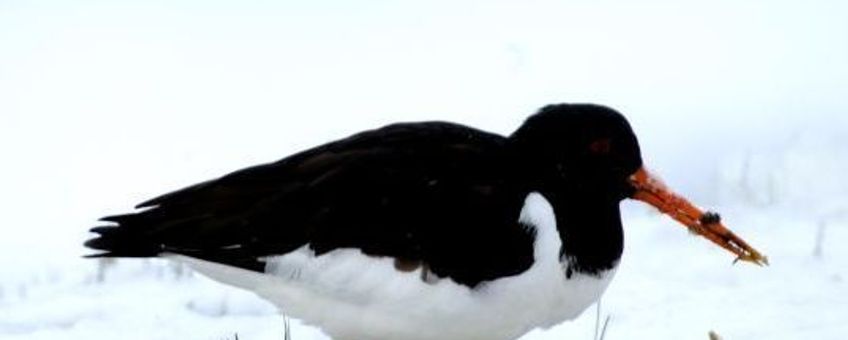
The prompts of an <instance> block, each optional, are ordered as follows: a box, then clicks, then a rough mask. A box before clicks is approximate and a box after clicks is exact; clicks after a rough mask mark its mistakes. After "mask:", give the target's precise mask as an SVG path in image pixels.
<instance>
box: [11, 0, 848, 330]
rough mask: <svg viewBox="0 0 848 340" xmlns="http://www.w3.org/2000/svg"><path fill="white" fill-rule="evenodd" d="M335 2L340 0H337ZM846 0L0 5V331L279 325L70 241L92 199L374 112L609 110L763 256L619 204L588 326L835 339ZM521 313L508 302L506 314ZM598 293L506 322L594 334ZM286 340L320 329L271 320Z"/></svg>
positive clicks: (274, 152)
mask: <svg viewBox="0 0 848 340" xmlns="http://www.w3.org/2000/svg"><path fill="white" fill-rule="evenodd" d="M354 4H355V5H354ZM846 12H848V2H845V1H826V0H812V1H806V2H804V3H803V4H801V3H800V2H796V1H775V0H770V1H765V0H763V1H746V2H744V4H743V3H739V2H738V1H721V0H719V1H709V2H703V3H700V4H699V3H688V2H687V3H685V4H684V3H682V2H679V1H664V0H648V1H640V2H638V5H637V4H636V3H635V2H626V1H621V2H617V1H602V2H598V1H559V0H537V1H507V0H492V1H486V2H478V1H447V0H445V1H439V0H433V1H426V2H418V3H415V4H413V3H411V2H389V1H380V0H363V1H356V2H349V1H312V2H301V1H291V2H286V1H280V2H242V3H241V4H236V3H235V2H229V3H227V2H210V1H200V0H179V1H145V2H134V3H130V2H109V1H96V0H81V1H74V2H66V1H58V0H55V1H54V0H43V1H17V0H8V1H2V2H0V155H2V162H0V163H2V164H1V165H0V207H2V208H0V235H2V236H0V339H4V340H5V339H27V340H29V339H51V340H52V339H85V340H100V339H145V340H149V339H197V340H206V339H214V340H219V339H235V337H236V334H238V339H241V340H269V339H282V338H283V335H282V334H283V320H282V318H281V317H280V316H279V315H278V314H277V313H276V312H275V311H274V309H273V308H272V307H271V306H270V305H268V304H267V303H265V302H263V301H261V300H259V299H257V298H256V297H254V296H252V295H251V294H249V293H247V292H243V291H239V290H236V289H234V288H230V287H226V286H222V285H220V284H217V283H215V282H212V281H210V280H208V279H206V278H203V277H200V276H198V275H195V274H193V273H191V272H190V271H188V270H186V269H185V268H181V267H177V266H174V265H172V264H169V263H166V262H163V261H158V260H120V261H115V262H103V261H94V260H84V259H82V258H80V256H81V255H82V254H84V253H85V252H86V251H85V250H84V249H83V248H82V247H81V243H82V242H83V241H84V240H85V239H86V238H87V237H89V235H88V234H87V233H86V230H87V229H88V228H89V227H91V226H94V222H93V221H95V220H96V219H97V218H98V217H100V216H103V215H108V214H113V213H121V212H125V211H127V209H128V208H130V207H131V206H132V205H133V204H135V203H138V202H140V201H142V200H144V199H147V198H150V197H151V196H154V195H157V194H160V193H163V192H166V191H168V190H174V189H177V188H179V187H181V186H184V185H188V184H192V183H195V182H197V181H200V180H204V179H208V178H212V177H215V176H219V175H221V174H224V173H226V172H228V171H231V170H234V169H237V168H240V167H244V166H247V165H252V164H256V163H260V162H267V161H272V160H275V159H278V158H280V157H282V156H284V155H287V154H290V153H292V152H295V151H298V150H300V149H303V148H305V147H309V146H312V145H316V144H319V143H322V142H326V141H328V140H331V139H334V138H339V137H343V136H345V135H347V134H350V133H353V132H356V131H359V130H362V129H367V128H373V127H376V126H379V125H382V124H386V123H389V122H394V121H410V120H424V119H441V120H450V121H457V122H461V123H466V124H469V125H473V126H477V127H480V128H484V129H487V130H490V131H494V132H499V133H504V134H506V133H509V132H511V130H512V129H514V128H515V127H516V126H517V125H518V124H520V122H521V120H522V119H523V118H524V117H526V115H528V114H529V113H531V112H532V111H533V110H535V109H536V108H538V107H539V106H541V105H544V104H547V103H552V102H563V101H572V102H573V101H579V102H599V103H603V104H607V105H610V106H612V107H614V108H617V109H619V110H620V111H622V112H624V113H625V114H626V115H627V116H628V117H629V119H630V120H631V122H632V124H633V126H634V128H635V129H636V132H637V134H638V135H639V137H640V141H641V144H642V146H643V152H644V154H645V155H644V156H645V159H646V162H647V164H648V165H649V166H650V167H651V168H652V169H653V170H655V171H656V172H658V173H659V174H661V175H663V176H664V177H665V178H666V180H667V182H668V183H669V184H670V185H671V186H672V187H674V188H675V189H676V190H677V191H679V192H680V193H682V194H685V195H686V196H690V198H692V199H693V201H695V202H696V203H699V204H701V205H704V206H709V207H711V208H715V210H717V211H720V212H722V214H723V218H724V221H725V222H726V224H727V225H728V226H729V227H730V228H732V229H733V230H734V231H736V232H737V233H738V234H739V235H741V236H742V237H743V238H745V239H746V240H748V241H750V243H751V244H752V245H754V246H755V247H757V248H758V249H760V250H762V251H763V252H765V253H766V254H767V255H768V256H769V258H770V260H771V266H769V267H765V268H759V267H754V266H751V265H748V264H736V265H731V261H732V258H731V257H730V256H729V255H728V254H727V253H726V252H724V251H722V250H720V249H718V248H716V247H715V246H712V245H711V244H709V243H708V242H707V241H705V240H703V239H699V238H695V237H692V236H690V235H688V233H687V232H686V231H685V230H683V228H681V227H680V226H678V225H677V224H676V223H674V222H672V221H670V220H669V219H667V218H665V217H662V216H659V215H657V214H656V213H654V212H651V211H650V210H648V209H646V208H645V207H642V206H641V205H640V204H638V203H633V202H628V203H625V204H624V206H625V212H624V219H625V225H626V237H627V238H626V250H625V255H624V258H623V260H622V263H621V267H620V270H619V272H618V274H617V277H616V278H615V279H614V280H613V283H612V284H611V286H610V288H609V290H608V291H607V293H606V294H605V296H604V298H603V303H602V310H601V315H602V318H606V317H607V316H609V320H610V321H609V324H608V329H607V334H606V339H608V340H615V339H634V338H636V339H706V338H707V334H708V332H709V331H715V332H716V333H718V334H719V335H721V336H723V337H724V338H725V339H760V338H768V339H799V338H807V339H843V338H845V336H846V334H848V323H846V322H845V320H848V247H845V246H844V245H845V244H848V179H846V177H845V176H846V174H848V147H846V143H845V140H846V136H848V103H846V101H845V95H846V94H845V89H848V21H846V20H845V18H844V13H846ZM516 313H520V311H516ZM595 321H596V317H595V310H594V309H590V310H588V311H587V312H586V313H584V315H583V316H581V317H580V318H579V319H578V320H576V321H574V322H570V323H564V324H562V325H560V326H558V327H556V328H554V329H550V330H544V331H542V330H539V331H535V332H533V333H531V334H528V335H527V336H526V337H525V339H527V340H530V339H536V340H540V339H556V340H562V339H592V337H593V334H594V330H595ZM292 325H293V329H292V336H293V338H294V339H295V340H313V339H326V338H325V337H324V336H323V335H321V333H320V332H319V331H317V330H315V329H312V328H310V327H307V326H303V325H301V324H300V323H299V322H298V321H297V320H293V321H292Z"/></svg>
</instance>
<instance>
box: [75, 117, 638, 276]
mask: <svg viewBox="0 0 848 340" xmlns="http://www.w3.org/2000/svg"><path fill="white" fill-rule="evenodd" d="M641 164H642V161H641V156H640V154H639V147H638V143H637V142H636V138H635V136H634V135H633V132H632V131H631V129H630V126H629V124H628V123H627V121H626V120H625V119H624V118H623V117H622V116H621V115H620V114H618V113H617V112H615V111H613V110H611V109H609V108H605V107H602V106H596V105H572V104H561V105H552V106H548V107H545V108H543V109H542V110H541V111H540V112H539V113H537V114H535V115H533V116H531V117H530V118H529V119H528V120H527V121H526V122H525V124H524V125H522V126H521V127H520V128H519V129H518V130H517V131H516V132H515V133H514V134H512V135H511V136H509V137H504V136H500V135H496V134H492V133H488V132H484V131H481V130H477V129H473V128H469V127H465V126H461V125H457V124H452V123H445V122H424V123H402V124H394V125H389V126H386V127H383V128H380V129H376V130H371V131H366V132H362V133H359V134H356V135H353V136H351V137H348V138H345V139H342V140H339V141H335V142H331V143H328V144H325V145H322V146H319V147H316V148H313V149H309V150H306V151H303V152H301V153H298V154H295V155H292V156H290V157H287V158H284V159H282V160H280V161H277V162H274V163H270V164H265V165H259V166H255V167H251V168H247V169H243V170H239V171H236V172H233V173H231V174H228V175H226V176H223V177H221V178H219V179H215V180H211V181H207V182H203V183H200V184H196V185H193V186H190V187H187V188H185V189H182V190H179V191H175V192H172V193H169V194H165V195H162V196H159V197H157V198H154V199H151V200H149V201H147V202H144V203H142V204H140V205H138V206H137V208H139V209H141V210H140V211H138V212H135V213H130V214H125V215H119V216H109V217H104V218H103V219H102V220H103V221H106V222H110V224H109V225H107V226H101V227H96V228H94V229H92V232H94V233H97V234H99V236H98V237H97V238H94V239H92V240H89V241H88V242H87V243H86V245H87V246H88V247H90V248H93V249H98V250H102V251H103V252H102V253H99V254H95V255H93V256H94V257H148V256H157V255H159V254H161V253H163V252H169V253H178V254H184V255H188V256H192V257H197V258H201V259H205V260H210V261H215V262H220V263H225V264H229V265H233V266H238V267H241V268H246V269H250V270H255V271H263V269H264V264H263V262H262V258H263V257H265V256H269V255H279V254H285V253H288V252H291V251H293V250H295V249H298V248H300V247H302V246H304V245H308V246H309V247H310V248H311V249H313V250H314V251H315V253H316V254H318V255H320V254H323V253H326V252H329V251H332V250H334V249H339V248H358V249H360V250H362V252H364V253H365V254H369V255H374V256H390V257H393V258H395V259H396V261H397V263H398V264H399V265H398V267H399V268H401V267H404V266H407V265H409V264H414V265H424V266H426V267H427V268H428V269H429V270H430V271H432V273H434V274H436V275H438V276H440V277H448V278H451V279H453V280H454V281H456V282H458V283H461V284H465V285H468V286H476V285H478V284H479V283H481V282H485V281H488V280H493V279H496V278H499V277H503V276H510V275H515V274H518V273H521V272H522V271H524V270H526V269H527V268H529V267H530V265H531V264H532V261H533V244H532V243H533V235H532V234H531V232H529V231H528V228H526V227H525V226H522V225H521V224H520V223H519V222H518V214H519V211H520V210H521V208H522V205H523V202H524V199H525V197H526V196H527V195H528V193H530V192H533V191H537V192H540V193H542V194H543V195H544V196H545V197H546V198H547V199H548V200H549V201H550V202H551V205H552V206H553V207H554V210H555V212H556V218H557V226H558V229H559V231H560V235H561V238H562V240H563V256H565V257H569V258H572V259H574V261H571V266H573V268H569V270H577V271H581V272H587V273H594V272H597V271H599V270H603V269H608V268H610V267H612V266H613V265H614V263H615V262H616V261H617V260H618V258H619V257H620V255H621V251H622V248H623V236H622V231H621V221H620V217H619V212H618V204H619V202H620V201H621V200H622V199H623V198H625V197H627V196H629V195H630V194H631V193H632V190H633V189H632V187H631V186H629V185H628V184H627V176H628V175H629V174H631V173H633V172H635V171H636V170H637V169H638V168H639V167H640V166H641Z"/></svg>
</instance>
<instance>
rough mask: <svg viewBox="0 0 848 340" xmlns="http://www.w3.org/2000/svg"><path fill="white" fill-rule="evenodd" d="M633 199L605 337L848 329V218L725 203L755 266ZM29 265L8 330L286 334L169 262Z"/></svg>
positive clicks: (1, 329) (263, 310)
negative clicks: (754, 249)
mask: <svg viewBox="0 0 848 340" xmlns="http://www.w3.org/2000/svg"><path fill="white" fill-rule="evenodd" d="M628 205H631V204H628ZM633 205H635V203H634V204H633ZM631 208H632V209H630V212H629V213H627V214H626V215H627V216H626V219H627V250H626V254H625V257H624V259H623V262H622V264H621V269H620V270H619V272H618V274H617V277H616V278H615V280H614V281H613V284H612V285H611V286H610V288H609V290H608V292H607V293H606V295H605V296H604V298H603V301H602V310H601V313H602V315H603V318H606V316H609V318H610V319H609V320H610V321H609V325H608V328H607V334H606V339H706V338H707V333H708V332H709V331H711V330H713V331H715V332H717V333H718V334H721V335H722V336H724V337H725V338H726V339H761V338H769V339H799V338H810V339H841V338H842V337H844V335H845V334H848V324H846V323H845V320H846V319H848V294H845V293H846V292H848V277H846V270H845V268H848V248H846V247H844V242H845V241H846V240H848V218H844V217H843V218H838V219H832V220H815V219H807V218H800V217H799V216H797V214H793V213H787V212H785V211H782V210H779V209H749V210H735V209H726V210H725V216H726V221H727V222H728V223H731V224H732V225H733V226H734V227H735V229H737V230H739V231H740V232H741V233H742V234H743V235H745V236H747V238H748V239H750V240H751V241H752V242H753V243H754V244H755V245H757V246H759V247H761V248H762V249H763V250H764V251H766V252H767V254H768V255H769V256H770V260H771V262H772V264H771V266H769V267H766V268H758V267H754V266H751V265H748V264H736V265H731V260H732V258H731V257H730V256H728V254H726V253H724V252H723V251H721V250H719V249H717V248H715V247H714V246H711V245H710V244H708V243H707V242H706V241H704V240H702V239H697V238H695V237H692V236H690V235H688V233H687V232H685V231H684V230H682V228H681V227H679V226H677V225H676V224H675V223H674V222H671V221H669V220H668V219H666V218H662V217H659V216H656V215H653V214H649V213H645V212H644V211H642V210H641V209H636V208H633V207H632V206H631ZM819 228H825V231H824V236H822V235H820V234H819V233H820V232H821V231H819ZM16 257H17V256H16ZM17 258H18V259H20V257H17ZM10 260H12V261H14V260H15V258H12V259H10ZM4 261H6V260H4ZM24 264H25V265H27V266H34V267H35V268H37V269H30V270H28V272H25V273H18V275H16V276H10V275H4V279H3V295H2V302H0V338H3V339H10V340H11V339H27V340H30V339H87V340H91V339H117V338H120V339H145V340H150V339H163V340H164V339H234V337H235V334H238V337H239V339H249V340H254V339H255V340H260V339H261V340H272V339H283V320H282V318H281V317H280V316H279V315H278V314H277V313H276V312H275V310H274V308H273V307H272V306H270V305H269V304H268V303H266V302H264V301H262V300H260V299H258V298H256V297H255V296H253V295H252V294H250V293H247V292H244V291H240V290H238V289H235V288H230V287H226V286H223V285H220V284H217V283H215V282H213V281H210V280H209V279H206V278H204V277H201V276H198V275H196V274H193V273H191V272H188V271H187V270H185V269H183V268H180V267H177V266H175V265H172V264H169V263H166V262H164V261H158V260H153V261H140V260H123V261H119V262H115V263H102V262H101V263H95V262H94V261H82V260H78V259H71V260H66V261H61V262H54V263H50V262H49V260H47V259H42V260H41V261H39V260H35V261H34V260H32V259H27V260H26V262H24ZM4 267H8V266H5V265H4ZM12 267H14V266H12ZM516 313H520V311H516ZM595 319H596V315H595V310H594V309H590V310H588V311H587V312H586V313H584V314H583V315H582V316H581V317H580V318H579V319H577V320H576V321H574V322H569V323H564V324H562V325H560V326H558V327H555V328H553V329H550V330H545V331H541V330H540V331H536V332H533V333H531V334H529V335H527V336H526V337H524V338H523V339H525V340H531V339H536V340H541V339H551V340H554V339H556V340H561V339H592V338H593V334H594V327H595V326H594V324H595ZM291 332H292V335H293V338H294V339H297V340H313V339H327V338H326V337H325V336H323V335H322V334H321V333H320V332H319V331H317V330H315V329H312V328H309V327H306V326H302V325H300V324H299V323H298V322H297V321H296V320H295V321H294V322H293V327H292V330H291Z"/></svg>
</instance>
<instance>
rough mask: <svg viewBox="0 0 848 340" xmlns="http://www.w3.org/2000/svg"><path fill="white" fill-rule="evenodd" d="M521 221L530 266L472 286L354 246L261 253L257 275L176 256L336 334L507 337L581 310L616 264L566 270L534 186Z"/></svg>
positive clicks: (460, 339)
mask: <svg viewBox="0 0 848 340" xmlns="http://www.w3.org/2000/svg"><path fill="white" fill-rule="evenodd" d="M534 195H535V196H534ZM520 220H521V221H522V222H524V223H525V224H526V225H527V226H528V228H534V229H535V230H534V231H535V233H536V241H535V243H534V262H533V265H532V266H531V267H530V268H529V269H528V270H526V271H524V272H522V273H520V274H518V275H514V276H509V277H503V278H500V279H497V280H493V281H489V282H484V283H482V284H480V285H479V286H477V287H475V288H473V289H472V288H470V287H468V286H465V285H460V284H457V283H456V282H454V281H453V280H450V279H448V278H443V279H436V280H427V281H424V280H422V274H423V273H422V272H421V271H422V270H426V269H424V268H423V267H420V268H418V269H416V270H415V271H410V272H403V271H399V270H397V269H396V268H395V265H394V262H393V259H392V258H389V257H373V256H367V255H365V254H363V253H362V252H361V251H359V250H358V249H337V250H334V251H331V252H328V253H325V254H322V255H321V256H315V255H314V253H313V252H312V250H310V249H309V248H308V247H307V246H304V247H302V248H300V249H298V250H296V251H294V252H291V253H288V254H285V255H280V256H272V257H268V258H266V259H265V260H266V273H265V274H259V273H255V272H249V271H245V270H241V269H237V268H233V267H229V266H224V265H221V264H216V263H211V262H207V261H203V260H198V259H193V258H186V257H183V256H177V257H178V258H179V259H180V260H182V261H186V262H189V263H190V264H191V265H192V267H194V268H195V269H196V270H198V271H200V272H201V273H204V274H206V275H207V276H210V277H212V278H213V279H216V280H219V281H222V282H224V283H228V284H231V285H235V286H240V287H242V288H246V289H249V290H252V291H254V292H255V293H257V294H258V295H259V296H261V297H263V298H265V299H267V300H269V301H271V302H273V303H274V304H275V305H277V306H278V307H279V308H280V310H281V311H282V312H283V313H286V314H287V315H290V316H292V317H295V318H298V319H301V320H303V321H304V322H305V323H310V324H314V325H316V326H318V327H320V328H321V329H323V330H324V331H325V332H327V333H328V334H329V335H330V336H332V337H333V338H334V339H337V340H339V339H351V340H353V339H358V340H361V339H408V340H411V339H422V340H423V339H428V340H429V339H442V340H450V339H456V340H472V339H486V340H493V339H504V340H506V339H515V338H518V337H520V336H521V335H523V334H524V333H526V332H528V331H530V330H532V329H533V328H537V327H541V328H547V327H550V326H553V325H556V324H558V323H560V322H562V321H564V320H569V319H572V318H574V317H576V316H578V315H580V313H581V312H583V311H584V310H585V309H586V308H587V307H589V306H590V305H591V304H593V303H594V302H595V301H597V300H598V298H599V297H600V296H601V294H602V293H603V291H604V290H605V289H606V287H607V285H608V284H609V282H610V280H611V279H612V277H613V275H614V272H615V269H614V268H613V269H611V270H608V271H605V272H602V273H600V275H586V274H582V273H579V272H574V273H573V275H571V277H570V278H566V276H565V273H564V270H563V268H564V265H565V264H564V263H561V262H560V258H559V254H560V248H561V241H560V239H559V234H558V233H557V231H556V226H555V222H553V221H555V220H554V219H553V211H552V209H551V207H550V205H549V204H548V203H547V201H546V200H545V199H544V198H543V197H542V196H541V195H539V194H531V195H530V196H528V198H527V201H526V202H525V207H524V209H523V210H522V216H521V219H520ZM552 223H553V225H552Z"/></svg>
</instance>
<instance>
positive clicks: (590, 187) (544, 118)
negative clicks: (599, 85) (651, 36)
mask: <svg viewBox="0 0 848 340" xmlns="http://www.w3.org/2000/svg"><path fill="white" fill-rule="evenodd" d="M510 139H511V142H512V144H513V145H514V146H515V150H516V152H517V153H518V157H519V159H521V162H525V163H526V164H524V165H521V164H519V165H518V166H519V167H522V166H526V170H527V171H529V172H530V173H528V174H527V176H530V177H532V178H535V179H536V180H538V181H539V182H540V183H546V185H548V186H550V185H552V183H555V184H554V185H556V186H557V187H558V188H557V189H558V190H556V191H559V192H563V191H566V192H569V193H572V194H575V195H581V196H583V197H584V198H590V197H592V196H594V198H597V199H604V200H615V201H616V202H617V201H619V200H621V199H624V198H626V197H630V196H631V195H632V194H633V187H632V186H631V185H630V184H629V182H628V178H629V177H630V176H631V175H632V174H633V173H635V172H636V171H637V170H638V169H639V168H640V167H641V166H642V156H641V153H640V150H639V143H638V141H637V140H636V135H635V134H634V133H633V130H632V129H631V128H630V124H629V123H628V122H627V120H626V119H625V118H624V116H623V115H621V114H620V113H618V112H616V111H615V110H613V109H610V108H607V107H604V106H599V105H592V104H558V105H549V106H546V107H544V108H542V109H541V110H540V111H539V112H538V113H536V114H535V115H533V116H531V117H530V118H528V119H527V121H526V122H525V123H524V125H522V126H521V127H520V128H519V129H518V130H517V131H516V132H515V133H513V135H512V136H510ZM585 195H590V196H585Z"/></svg>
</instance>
